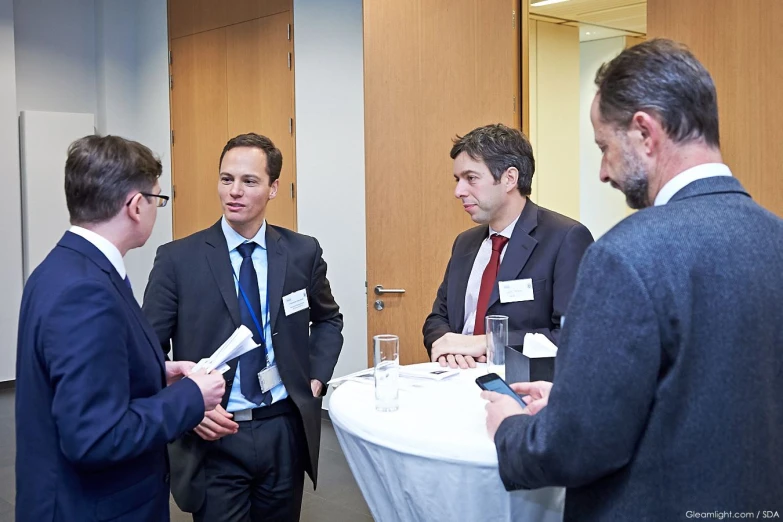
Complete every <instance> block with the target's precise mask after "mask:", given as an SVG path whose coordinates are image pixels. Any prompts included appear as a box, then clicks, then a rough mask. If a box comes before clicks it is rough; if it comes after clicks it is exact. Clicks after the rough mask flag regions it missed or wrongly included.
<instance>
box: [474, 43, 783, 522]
mask: <svg viewBox="0 0 783 522" xmlns="http://www.w3.org/2000/svg"><path fill="white" fill-rule="evenodd" d="M596 84H597V85H598V94H597V95H596V97H595V100H594V102H593V106H592V110H591V119H592V122H593V126H594V129H595V138H596V143H597V144H598V146H599V147H600V148H601V151H602V152H603V162H602V165H601V180H602V181H604V182H609V183H611V184H612V186H613V187H615V188H617V189H619V190H621V191H622V192H623V193H624V194H625V195H626V198H627V201H628V204H629V205H630V206H631V207H634V208H638V209H642V210H640V211H639V212H637V213H635V214H633V215H632V216H630V217H628V218H627V219H625V220H624V221H622V222H621V223H620V224H618V225H617V226H616V227H615V228H613V229H612V230H611V231H609V232H608V233H607V234H606V235H605V236H603V237H602V238H601V239H599V240H598V241H597V242H596V243H595V244H594V245H593V246H591V247H590V248H589V249H588V250H587V253H586V254H585V256H584V258H583V260H582V263H581V266H580V268H579V273H578V276H577V283H576V288H575V291H574V295H573V297H572V299H571V303H570V305H569V308H568V310H567V314H566V320H565V326H564V328H563V330H562V333H561V337H560V351H559V353H558V358H557V368H556V373H555V379H554V383H553V384H549V383H541V382H539V383H524V384H516V385H513V387H514V389H515V391H516V392H517V393H520V394H526V395H528V396H527V397H526V398H525V402H526V403H528V406H527V407H526V408H524V410H523V409H522V408H521V407H520V406H517V405H516V404H515V402H514V401H513V400H512V399H510V398H508V397H505V398H504V397H502V396H500V395H499V394H493V393H489V392H484V394H485V395H484V397H485V398H486V399H488V400H489V401H490V402H489V404H488V405H487V412H488V414H487V428H488V431H489V433H490V435H491V436H493V437H494V441H495V445H496V447H497V453H498V461H499V467H500V476H501V478H502V480H503V483H504V485H505V486H506V488H507V489H509V490H511V489H519V488H526V489H532V488H540V487H544V486H565V487H566V488H567V490H566V501H565V517H564V518H565V520H566V521H569V520H579V521H593V520H596V521H599V520H600V521H613V520H622V521H630V520H634V521H638V520H665V521H669V520H682V519H686V518H696V517H701V518H704V517H707V516H712V517H714V518H730V517H731V516H733V515H728V514H726V513H728V512H733V513H735V514H736V513H739V512H744V513H747V512H752V513H753V516H754V517H756V515H757V514H759V515H760V514H761V513H764V512H765V511H766V512H767V514H768V515H770V514H771V515H773V516H774V514H775V513H777V514H778V516H783V443H782V442H781V429H782V428H783V220H781V219H780V218H778V217H776V216H775V215H773V214H772V213H770V212H768V211H766V210H764V209H763V208H761V207H760V206H759V205H757V204H756V203H754V202H753V200H752V199H751V198H750V196H749V194H748V193H747V192H746V191H745V190H744V189H743V188H742V186H741V185H740V183H739V181H737V180H736V179H735V178H734V177H732V175H731V172H730V170H729V168H728V167H727V166H726V165H724V164H723V161H722V158H721V153H720V148H719V135H718V109H717V96H716V93H715V87H714V85H713V82H712V78H711V77H710V75H709V73H708V72H707V71H706V70H705V68H704V67H703V66H702V64H700V63H699V62H698V61H697V60H696V58H695V57H694V56H693V55H692V54H691V53H690V52H688V51H687V50H686V49H685V48H683V47H681V46H679V45H677V44H675V43H674V42H671V41H668V40H651V41H648V42H645V43H642V44H639V45H637V46H635V47H632V48H630V49H626V50H625V51H624V52H623V53H621V54H620V55H619V56H618V57H617V58H615V59H614V60H612V61H611V62H609V63H608V64H606V65H604V66H603V68H602V69H601V70H600V71H599V73H598V75H597V78H596ZM746 174H749V175H751V174H757V173H746ZM770 175H771V174H770ZM550 391H551V394H550ZM758 518H761V517H760V516H759V517H758Z"/></svg>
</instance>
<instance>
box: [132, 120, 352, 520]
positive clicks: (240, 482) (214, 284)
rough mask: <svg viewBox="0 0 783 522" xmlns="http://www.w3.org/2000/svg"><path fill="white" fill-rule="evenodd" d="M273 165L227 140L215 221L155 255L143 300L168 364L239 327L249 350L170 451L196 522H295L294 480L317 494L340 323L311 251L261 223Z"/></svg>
mask: <svg viewBox="0 0 783 522" xmlns="http://www.w3.org/2000/svg"><path fill="white" fill-rule="evenodd" d="M282 161H283V158H282V155H281V154H280V151H279V150H278V149H277V148H275V146H274V144H273V143H272V142H271V141H270V140H269V139H268V138H266V137H264V136H260V135H257V134H243V135H240V136H237V137H235V138H232V139H231V140H229V141H228V143H227V144H226V146H225V147H224V149H223V152H222V154H221V156H220V162H219V167H220V170H219V176H218V195H219V197H220V202H221V205H222V207H223V217H222V218H221V219H220V220H219V221H218V222H217V223H215V224H214V225H213V226H212V227H210V228H208V229H206V230H203V231H201V232H197V233H195V234H193V235H191V236H189V237H186V238H184V239H180V240H177V241H174V242H172V243H170V244H168V245H164V246H162V247H160V249H159V250H158V254H157V257H156V259H155V265H154V267H153V269H152V273H151V274H150V280H149V283H148V285H147V290H146V293H145V296H144V307H143V308H144V313H145V314H146V315H147V317H148V318H149V320H150V322H151V323H152V325H153V327H154V329H155V332H156V333H157V337H158V339H159V342H160V344H161V345H162V346H163V348H164V350H166V351H167V352H168V351H169V350H170V348H171V347H172V345H171V342H173V358H174V359H176V360H179V359H183V358H184V359H193V360H196V361H198V360H200V359H201V358H204V357H208V356H210V355H211V354H212V353H213V352H214V351H215V349H217V347H218V346H220V344H221V343H222V342H223V341H225V340H226V339H227V338H228V337H229V336H230V335H231V333H232V332H233V331H234V330H235V329H236V328H237V327H239V326H240V325H245V326H247V327H248V328H249V329H250V330H251V331H252V332H253V338H254V340H255V341H256V342H257V343H258V344H259V345H260V347H259V348H256V349H254V350H251V351H250V352H248V353H247V354H245V355H243V356H241V357H240V358H239V359H238V360H234V361H232V362H231V363H230V367H231V369H230V370H228V371H227V372H226V373H225V378H226V385H227V387H228V390H229V391H228V393H226V396H225V398H224V400H223V403H222V405H221V406H219V407H218V408H216V409H215V411H213V412H210V413H208V414H207V415H206V416H205V417H204V420H203V422H202V423H201V424H200V425H199V426H198V427H197V428H196V429H195V430H193V431H192V432H190V433H187V434H186V435H185V436H183V437H182V438H181V439H180V440H178V441H176V442H175V443H173V444H172V445H171V447H170V455H171V462H172V491H173V493H174V499H175V500H176V501H177V504H178V505H179V506H180V508H182V509H183V510H184V511H188V512H191V513H193V519H194V520H195V521H197V522H199V521H205V522H220V521H226V522H228V521H245V520H253V521H260V520H292V521H293V520H298V519H299V512H300V509H301V502H302V489H303V485H304V474H305V471H307V472H308V473H309V474H310V476H311V478H312V479H313V484H315V483H316V477H317V469H318V450H319V442H320V435H321V397H322V396H323V395H324V394H325V393H326V385H325V383H326V382H327V381H328V380H329V379H330V378H331V376H332V372H333V370H334V366H335V364H336V363H337V357H338V356H339V354H340V350H341V349H342V343H343V337H342V333H341V332H342V326H343V320H342V314H341V313H340V310H339V307H338V306H337V304H336V303H335V301H334V298H333V297H332V293H331V289H330V287H329V281H328V280H327V279H326V263H325V262H324V260H323V258H322V252H321V247H320V245H319V244H318V241H317V240H315V239H314V238H312V237H309V236H305V235H302V234H297V233H296V232H292V231H290V230H286V229H284V228H280V227H276V226H273V225H270V224H268V223H267V222H266V220H265V214H266V207H267V204H268V202H269V201H270V200H272V199H274V197H275V196H276V195H277V190H278V178H279V176H280V170H281V168H282Z"/></svg>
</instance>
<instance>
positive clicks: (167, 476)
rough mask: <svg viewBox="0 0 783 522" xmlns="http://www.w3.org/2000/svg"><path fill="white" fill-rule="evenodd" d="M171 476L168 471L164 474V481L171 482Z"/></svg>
mask: <svg viewBox="0 0 783 522" xmlns="http://www.w3.org/2000/svg"><path fill="white" fill-rule="evenodd" d="M170 478H171V477H170V476H169V474H168V473H166V474H165V475H164V476H163V482H165V483H166V484H168V483H169V479H170Z"/></svg>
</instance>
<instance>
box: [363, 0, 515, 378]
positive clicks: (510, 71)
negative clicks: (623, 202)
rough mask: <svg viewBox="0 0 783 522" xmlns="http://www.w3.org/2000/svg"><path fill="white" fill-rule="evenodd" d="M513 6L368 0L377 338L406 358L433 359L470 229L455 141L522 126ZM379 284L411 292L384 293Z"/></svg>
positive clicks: (371, 274) (371, 278) (371, 319)
mask: <svg viewBox="0 0 783 522" xmlns="http://www.w3.org/2000/svg"><path fill="white" fill-rule="evenodd" d="M514 5H515V2H513V1H511V0H465V1H460V2H454V1H453V0H394V1H388V0H365V2H364V35H365V44H364V64H365V154H366V195H367V197H366V208H367V281H368V285H369V291H368V314H369V316H368V334H369V336H370V337H372V336H373V335H376V334H380V333H393V334H397V335H399V336H400V352H401V357H400V362H401V363H403V364H410V363H413V362H420V361H422V360H426V351H425V350H424V347H423V345H422V335H421V327H422V324H423V323H424V319H425V318H426V316H427V313H428V312H429V310H430V309H431V307H432V302H433V300H434V298H435V293H436V290H437V287H438V285H439V284H440V281H441V280H442V278H443V272H444V271H445V268H446V264H447V262H448V258H449V255H450V252H451V246H452V243H453V241H454V238H455V236H456V235H457V234H458V233H459V232H461V231H462V230H465V229H466V228H468V227H470V226H472V222H471V221H470V219H469V217H468V216H467V214H466V213H465V212H464V210H463V209H462V206H461V204H460V202H459V201H458V200H457V199H456V198H455V197H454V179H453V176H452V170H453V169H452V160H451V158H450V157H449V151H450V150H451V145H452V143H451V140H452V138H453V137H454V136H455V135H456V134H465V133H466V132H468V131H470V130H472V129H473V128H475V127H478V126H481V125H485V124H488V123H498V122H501V123H505V124H507V125H519V110H518V104H517V111H516V112H515V110H514V97H515V96H516V97H517V100H518V99H519V83H518V81H517V78H518V75H519V62H520V60H519V54H518V46H519V40H518V37H517V34H518V29H517V28H515V27H514V23H515V22H514V18H513V17H514V16H515V15H514ZM518 13H519V11H518V10H517V14H518ZM379 284H380V285H383V286H385V287H386V288H404V289H405V290H406V293H405V294H403V295H399V294H397V295H385V296H382V297H381V296H376V295H375V294H374V292H373V288H374V286H375V285H379ZM378 299H380V300H383V301H384V306H385V308H384V310H382V311H377V310H375V309H374V308H373V304H374V302H375V301H376V300H378ZM369 360H370V361H372V355H371V353H370V356H369Z"/></svg>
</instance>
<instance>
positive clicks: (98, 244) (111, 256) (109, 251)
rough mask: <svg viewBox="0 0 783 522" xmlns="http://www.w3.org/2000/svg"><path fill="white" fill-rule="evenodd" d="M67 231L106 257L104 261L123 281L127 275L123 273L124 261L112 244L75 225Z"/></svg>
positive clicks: (98, 235)
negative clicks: (85, 241)
mask: <svg viewBox="0 0 783 522" xmlns="http://www.w3.org/2000/svg"><path fill="white" fill-rule="evenodd" d="M68 231H69V232H72V233H74V234H76V235H77V236H81V237H83V238H84V239H86V240H87V241H89V242H90V243H92V244H93V245H94V246H95V248H97V249H98V250H100V251H101V253H103V255H104V256H106V259H108V260H109V262H110V263H111V264H112V266H113V267H114V269H115V270H116V271H117V273H118V274H120V279H125V276H126V275H127V272H126V271H125V261H123V259H122V254H120V250H119V249H118V248H117V247H116V246H114V243H112V242H111V241H109V240H108V239H106V238H105V237H103V236H102V235H100V234H96V233H95V232H93V231H92V230H87V229H86V228H82V227H77V226H76V225H74V226H72V227H71V228H69V229H68Z"/></svg>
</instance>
